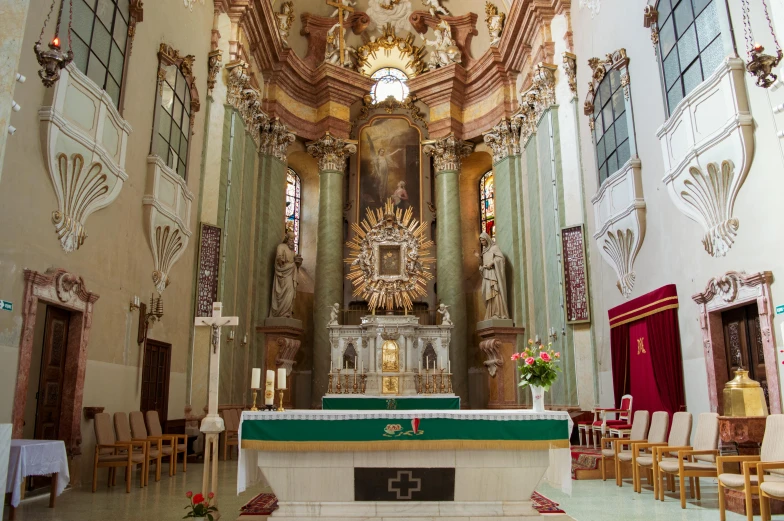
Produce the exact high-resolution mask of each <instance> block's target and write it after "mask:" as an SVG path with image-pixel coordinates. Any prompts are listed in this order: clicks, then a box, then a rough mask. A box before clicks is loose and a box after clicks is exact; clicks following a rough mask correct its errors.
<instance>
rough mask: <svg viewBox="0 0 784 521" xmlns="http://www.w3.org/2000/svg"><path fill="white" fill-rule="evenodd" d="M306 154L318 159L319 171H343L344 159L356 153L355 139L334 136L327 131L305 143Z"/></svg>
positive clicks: (344, 168) (344, 167)
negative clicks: (318, 137)
mask: <svg viewBox="0 0 784 521" xmlns="http://www.w3.org/2000/svg"><path fill="white" fill-rule="evenodd" d="M307 150H308V154H310V155H311V156H313V157H315V158H316V160H317V161H318V165H319V172H325V171H330V172H343V171H344V170H346V159H347V158H348V156H350V155H351V154H356V153H357V143H356V141H353V140H350V139H341V138H339V137H335V136H333V135H332V134H330V133H329V132H327V133H326V135H325V136H324V137H323V138H321V139H319V140H318V141H312V142H310V143H308V145H307Z"/></svg>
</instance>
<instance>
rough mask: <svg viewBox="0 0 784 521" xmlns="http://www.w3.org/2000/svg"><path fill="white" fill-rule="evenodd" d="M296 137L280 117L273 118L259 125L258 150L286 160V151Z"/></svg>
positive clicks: (283, 160)
mask: <svg viewBox="0 0 784 521" xmlns="http://www.w3.org/2000/svg"><path fill="white" fill-rule="evenodd" d="M296 139H297V138H296V136H295V135H294V134H293V133H291V132H289V129H288V127H286V125H285V124H284V123H283V122H282V121H280V119H278V118H273V119H271V120H268V121H267V122H266V123H265V124H263V125H262V126H261V134H260V144H261V146H260V149H259V151H260V152H261V153H262V154H266V155H270V156H273V157H276V158H278V159H280V160H281V161H282V162H284V163H285V162H286V161H287V157H286V151H287V150H288V148H289V145H291V144H292V143H294V141H295V140H296Z"/></svg>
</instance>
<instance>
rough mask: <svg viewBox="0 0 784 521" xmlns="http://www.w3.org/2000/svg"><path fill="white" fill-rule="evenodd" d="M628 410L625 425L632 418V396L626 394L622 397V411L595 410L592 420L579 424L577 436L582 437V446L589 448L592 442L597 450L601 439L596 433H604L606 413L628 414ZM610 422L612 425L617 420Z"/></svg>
mask: <svg viewBox="0 0 784 521" xmlns="http://www.w3.org/2000/svg"><path fill="white" fill-rule="evenodd" d="M627 409H628V414H626V415H625V420H624V421H623V423H624V424H625V423H628V422H629V418H630V417H631V409H632V396H631V395H630V394H625V395H623V396H622V397H621V409H612V408H601V407H596V408H594V410H593V419H592V420H585V421H580V422H577V434H578V436H579V437H580V445H582V446H588V443H589V441H590V442H591V443H592V444H593V446H594V448H596V446H597V444H598V441H599V437H597V436H596V432H599V433H602V424H603V423H604V422H605V421H606V420H607V415H606V413H617V412H618V411H619V410H620V411H624V412H627ZM619 414H620V413H619ZM609 421H610V423H611V424H613V422H617V420H609ZM594 427H596V432H594Z"/></svg>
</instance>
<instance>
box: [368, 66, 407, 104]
mask: <svg viewBox="0 0 784 521" xmlns="http://www.w3.org/2000/svg"><path fill="white" fill-rule="evenodd" d="M370 78H371V79H374V80H376V83H375V84H374V85H373V88H372V89H370V95H371V96H372V97H373V103H380V102H382V101H384V100H385V99H387V98H388V97H390V96H392V97H393V98H395V99H396V100H397V101H401V102H402V101H403V100H404V99H406V98H407V97H408V92H409V90H408V76H406V73H405V72H403V71H401V70H400V69H393V68H391V67H385V68H383V69H379V70H377V71H376V72H374V73H373V75H372V76H371V77H370Z"/></svg>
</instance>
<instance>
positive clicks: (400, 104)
mask: <svg viewBox="0 0 784 521" xmlns="http://www.w3.org/2000/svg"><path fill="white" fill-rule="evenodd" d="M417 101H419V99H418V98H417V97H416V95H415V94H409V95H408V96H406V99H404V100H403V101H398V100H396V99H395V98H393V97H392V96H389V97H388V98H387V99H385V100H382V101H379V102H377V103H374V102H373V96H371V95H370V94H368V95H366V96H365V97H364V98H362V107H360V109H359V116H357V117H356V118H355V119H354V120H353V121H352V122H351V130H350V131H349V135H350V136H353V135H354V133H355V131H356V129H357V127H358V126H359V125H358V124H359V123H361V122H362V121H365V120H367V119H368V118H369V117H370V114H371V113H372V112H373V111H375V110H383V111H384V112H386V113H387V114H392V113H393V112H395V110H407V111H408V115H409V116H411V119H413V120H414V121H416V122H417V123H419V124H420V125H421V126H422V127H424V129H425V130H427V128H428V126H427V120H426V119H425V115H424V114H423V113H422V110H421V109H420V108H419V107H418V106H417Z"/></svg>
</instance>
